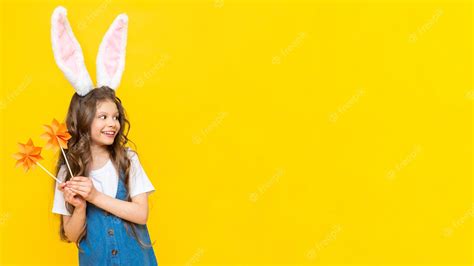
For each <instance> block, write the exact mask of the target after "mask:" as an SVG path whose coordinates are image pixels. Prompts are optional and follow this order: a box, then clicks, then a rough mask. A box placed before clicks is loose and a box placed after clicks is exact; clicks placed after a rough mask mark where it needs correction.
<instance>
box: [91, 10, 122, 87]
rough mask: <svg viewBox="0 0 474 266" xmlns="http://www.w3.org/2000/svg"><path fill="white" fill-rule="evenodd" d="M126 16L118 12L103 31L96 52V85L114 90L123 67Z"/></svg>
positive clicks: (118, 83) (118, 82)
mask: <svg viewBox="0 0 474 266" xmlns="http://www.w3.org/2000/svg"><path fill="white" fill-rule="evenodd" d="M127 29H128V17H127V15H125V14H120V15H118V16H117V18H116V19H115V20H114V22H113V23H112V25H111V26H110V28H109V29H108V30H107V32H106V33H105V36H104V39H103V40H102V43H101V44H100V47H99V53H98V54H97V87H102V86H108V87H110V88H111V89H114V90H116V89H117V87H118V86H119V85H120V80H121V79H122V73H123V71H124V68H125V48H126V46H127Z"/></svg>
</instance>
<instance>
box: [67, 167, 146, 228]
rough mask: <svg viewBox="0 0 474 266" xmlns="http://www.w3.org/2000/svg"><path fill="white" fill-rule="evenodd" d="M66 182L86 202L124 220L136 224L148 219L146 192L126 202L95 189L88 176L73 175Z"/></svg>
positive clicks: (143, 222) (144, 222)
mask: <svg viewBox="0 0 474 266" xmlns="http://www.w3.org/2000/svg"><path fill="white" fill-rule="evenodd" d="M66 184H67V187H69V188H70V189H71V191H72V192H74V193H77V194H79V195H81V196H82V197H83V198H84V199H85V200H87V201H88V202H90V203H92V204H94V205H95V206H97V207H99V208H101V209H103V210H105V211H108V212H110V213H112V214H114V215H115V216H118V217H120V218H122V219H124V220H127V221H130V222H133V223H136V224H146V222H147V220H148V194H146V193H142V194H139V195H137V196H135V197H133V198H132V202H128V201H123V200H119V199H116V198H112V197H110V196H108V195H105V194H104V193H102V192H99V191H97V190H96V189H95V188H94V185H93V184H92V180H91V179H90V178H88V177H84V176H75V177H73V178H72V179H71V180H70V181H68V182H66Z"/></svg>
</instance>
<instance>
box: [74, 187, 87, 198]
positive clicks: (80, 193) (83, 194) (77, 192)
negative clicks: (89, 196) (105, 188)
mask: <svg viewBox="0 0 474 266" xmlns="http://www.w3.org/2000/svg"><path fill="white" fill-rule="evenodd" d="M71 191H72V192H74V193H76V194H78V195H81V196H82V197H83V198H85V197H86V194H85V193H84V192H82V191H80V190H75V189H72V188H71Z"/></svg>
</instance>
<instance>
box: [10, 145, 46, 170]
mask: <svg viewBox="0 0 474 266" xmlns="http://www.w3.org/2000/svg"><path fill="white" fill-rule="evenodd" d="M18 147H19V149H20V152H19V153H15V154H13V158H15V159H16V160H17V162H16V165H15V166H16V167H18V166H20V165H21V166H23V169H25V172H27V171H28V170H30V169H31V168H33V167H34V166H35V165H36V163H37V162H38V161H40V160H43V157H41V147H35V145H34V144H33V141H32V140H31V139H29V140H28V142H27V143H26V144H21V143H18Z"/></svg>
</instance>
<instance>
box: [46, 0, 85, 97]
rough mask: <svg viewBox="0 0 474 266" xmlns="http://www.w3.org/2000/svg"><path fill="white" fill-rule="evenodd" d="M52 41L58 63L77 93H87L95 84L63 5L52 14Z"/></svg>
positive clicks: (82, 94)
mask: <svg viewBox="0 0 474 266" xmlns="http://www.w3.org/2000/svg"><path fill="white" fill-rule="evenodd" d="M51 42H52V44H53V53H54V59H55V60H56V64H57V65H58V66H59V68H60V69H61V71H62V72H63V73H64V75H65V76H66V79H67V80H68V81H69V83H71V85H72V86H73V87H74V89H75V90H76V92H77V94H79V95H81V96H84V95H86V94H87V93H88V92H89V91H91V90H92V89H93V88H94V86H93V84H92V80H91V77H90V76H89V72H87V69H86V65H85V64H84V55H83V54H82V49H81V46H80V45H79V42H78V41H77V39H76V37H74V33H72V29H71V25H70V24H69V21H68V19H67V11H66V9H65V8H64V7H61V6H59V7H57V8H56V9H55V10H54V12H53V15H52V16H51Z"/></svg>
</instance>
